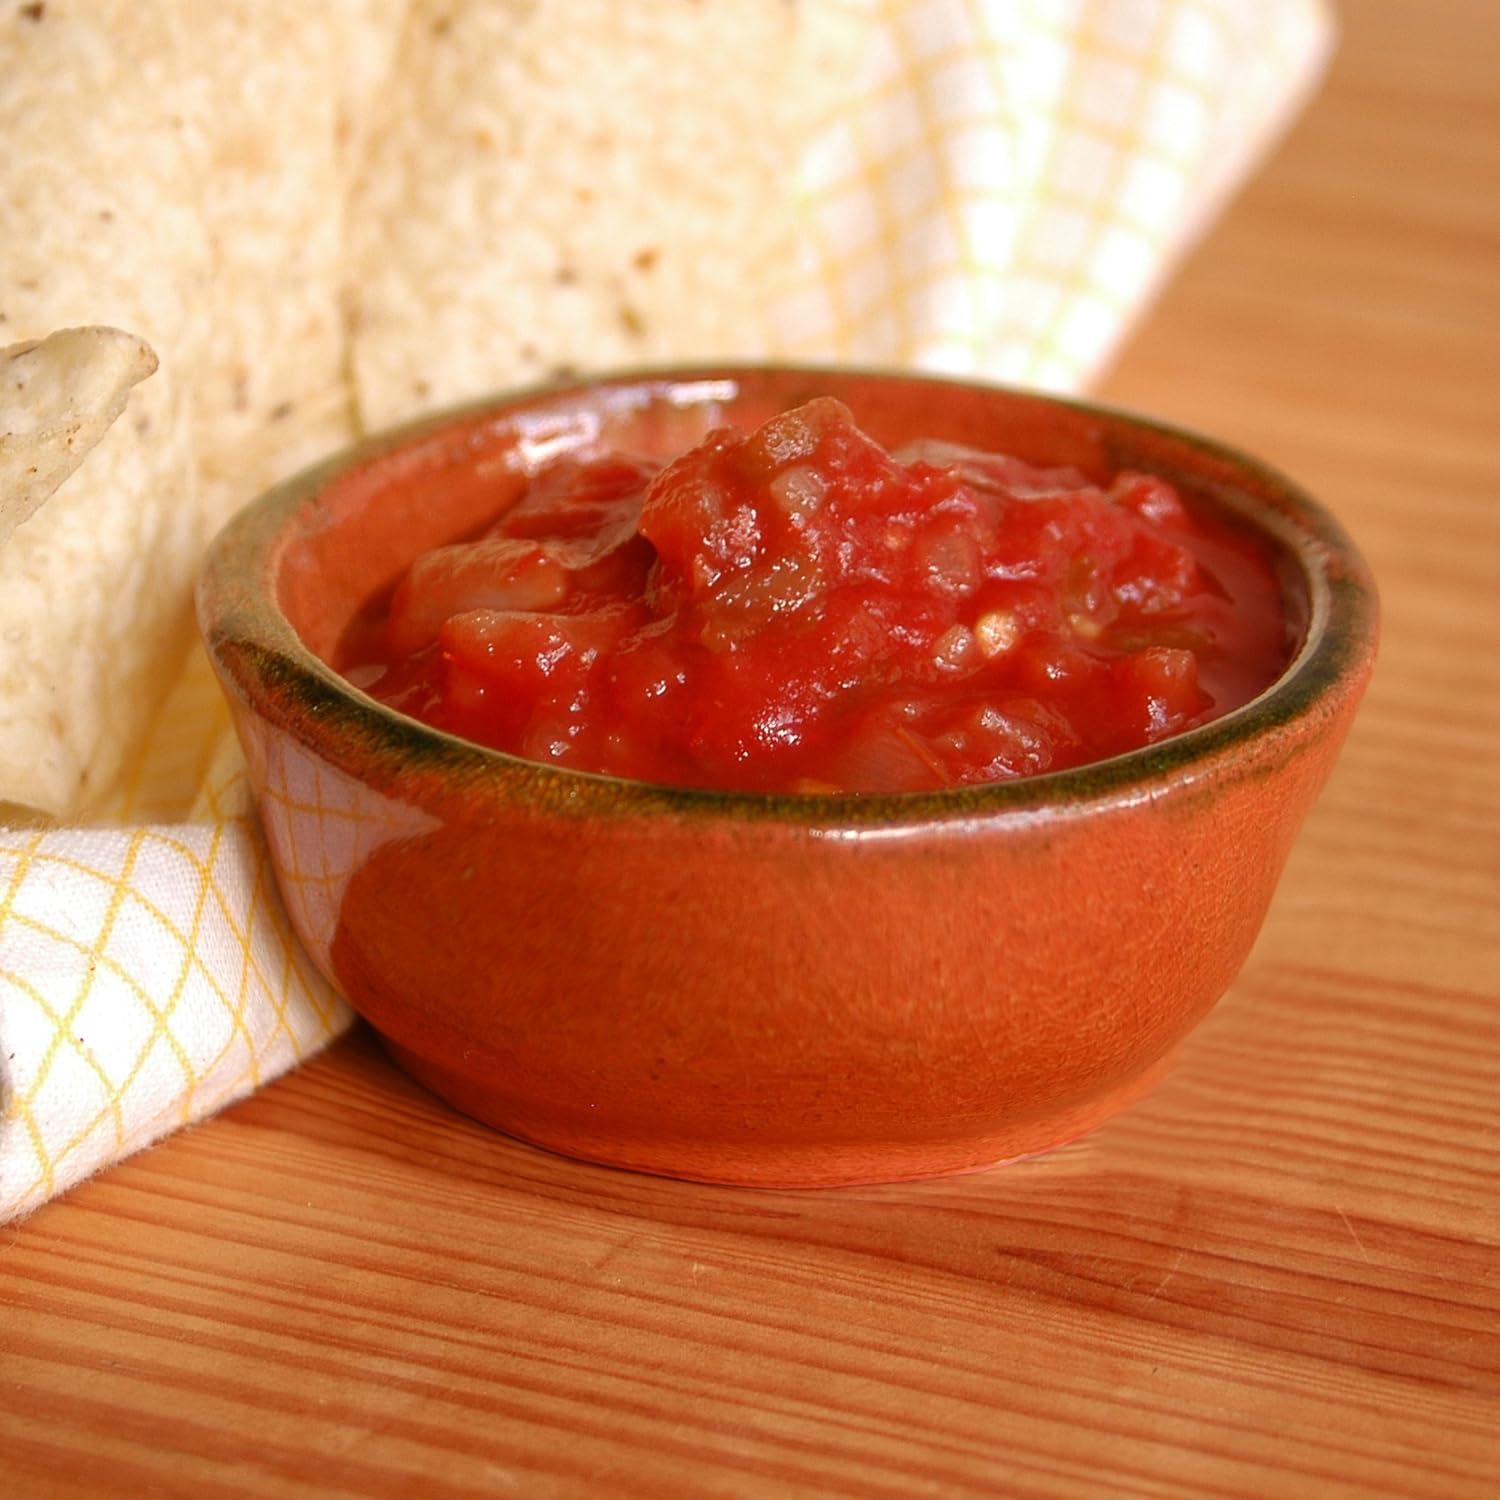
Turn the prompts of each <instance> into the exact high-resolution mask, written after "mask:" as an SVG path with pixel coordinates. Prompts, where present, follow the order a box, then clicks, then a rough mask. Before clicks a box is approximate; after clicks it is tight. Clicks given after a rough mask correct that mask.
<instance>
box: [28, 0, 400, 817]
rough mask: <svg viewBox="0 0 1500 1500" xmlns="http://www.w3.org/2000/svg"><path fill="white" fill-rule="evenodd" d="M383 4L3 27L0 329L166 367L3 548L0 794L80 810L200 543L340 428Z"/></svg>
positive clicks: (114, 12) (175, 622)
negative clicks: (61, 338)
mask: <svg viewBox="0 0 1500 1500" xmlns="http://www.w3.org/2000/svg"><path fill="white" fill-rule="evenodd" d="M403 8H404V4H403V0H329V3H327V4H320V5H309V6H291V5H266V4H264V3H262V0H215V3H214V4H212V5H189V4H187V3H185V0H183V3H177V0H172V3H168V0H154V3H141V0H90V3H89V4H87V5H73V4H68V5H64V4H58V5H50V4H49V5H47V6H45V7H35V14H31V15H28V16H26V17H17V16H13V15H8V16H7V17H5V19H4V20H3V22H0V140H3V141H4V142H5V149H4V151H3V152H0V203H3V204H4V205H5V208H4V220H5V232H4V235H3V236H0V337H3V338H4V339H5V341H7V342H9V341H10V340H12V339H27V338H31V339H38V338H43V337H45V336H46V335H48V334H50V333H52V332H53V331H54V330H55V329H58V328H67V327H71V326H75V325H82V324H112V325H116V326H118V327H122V328H129V329H131V330H133V331H134V332H135V333H137V334H139V335H140V336H141V337H142V338H143V339H145V340H147V341H149V343H150V345H151V347H152V348H153V349H154V350H155V351H156V352H157V354H158V355H159V356H160V359H161V369H160V371H159V372H158V373H157V375H156V376H155V377H154V378H153V379H152V380H151V381H149V382H148V383H147V384H146V385H145V386H143V387H141V389H140V390H139V391H138V392H137V393H136V394H135V396H134V397H133V398H132V399H131V402H130V407H129V410H128V411H127V412H126V414H125V416H124V418H123V419H122V420H120V421H117V422H116V423H115V424H114V426H113V427H111V428H110V429H109V430H108V431H107V432H105V433H104V436H103V437H102V439H100V441H99V443H98V446H97V447H96V448H95V449H94V450H93V451H92V452H91V453H89V454H88V456H87V458H86V459H85V460H84V461H83V462H82V464H81V465H80V466H79V467H78V469H77V471H76V472H75V473H73V474H72V475H71V477H68V478H66V479H65V480H64V481H63V482H62V484H61V485H60V487H59V488H58V489H57V491H56V493H55V494H54V495H53V497H52V498H51V499H50V500H49V501H48V502H47V503H46V504H45V505H44V506H43V507H42V508H41V509H40V510H39V511H37V512H36V513H35V514H34V515H31V517H30V519H29V520H27V521H26V522H25V524H24V525H18V526H16V528H15V529H14V530H13V531H12V532H11V534H10V535H9V537H8V538H7V539H4V540H3V542H0V800H9V801H12V802H21V803H25V804H28V805H30V806H33V807H37V808H41V809H44V810H45V811H48V812H51V813H56V814H60V815H65V816H71V815H74V814H76V813H79V812H83V811H87V810H88V809H89V808H90V807H91V806H93V805H95V804H97V802H98V801H99V799H100V798H101V797H102V796H103V795H105V794H106V793H107V792H108V790H109V786H110V783H111V782H112V781H113V780H114V779H115V777H116V776H117V774H118V772H119V770H120V768H121V766H122V765H123V764H124V763H125V762H126V760H127V758H128V757H129V755H130V752H131V750H132V747H133V746H134V745H135V744H137V743H138V742H139V741H140V739H141V736H142V733H143V730H144V728H145V726H146V725H147V723H148V722H149V721H150V719H151V716H152V715H153V713H154V712H155V710H156V708H157V706H158V705H159V704H160V702H161V701H162V699H163V697H164V695H165V694H166V692H167V690H168V689H169V687H170V685H171V683H172V682H173V680H174V679H175V677H176V676H177V673H178V669H179V667H180V664H181V662H182V660H183V657H184V655H185V653H186V650H187V648H188V644H189V641H190V639H191V632H190V612H189V596H190V590H191V582H192V577H193V574H194V572H195V570H196V568H197V564H198V559H199V557H200V555H201V552H202V547H203V544H204V542H205V541H206V539H207V538H208V536H209V535H211V533H212V532H213V530H215V529H216V527H217V525H218V524H219V522H220V521H221V520H222V519H223V518H224V517H225V516H226V515H227V514H229V513H230V512H231V511H233V510H234V509H236V508H237V507H238V506H239V505H241V504H243V503H244V502H245V501H247V500H249V499H252V498H253V497H254V495H255V494H256V493H257V492H258V491H259V490H260V489H262V488H264V487H265V486H266V485H268V484H270V483H272V482H273V481H274V480H276V479H278V478H280V477H282V476H283V475H284V474H285V473H286V472H288V470H289V469H291V468H293V467H295V466H297V465H299V464H301V463H302V462H304V461H306V460H308V459H310V458H312V457H313V456H315V455H317V454H318V453H320V452H322V451H324V450H326V449H327V448H328V447H330V446H333V445H336V444H337V443H339V442H341V441H342V440H344V439H345V438H347V437H348V436H349V435H350V434H351V431H352V425H351V419H350V410H349V399H348V394H347V382H346V379H345V369H344V336H343V325H342V297H341V289H342V283H343V270H344V264H343V240H344V233H343V210H342V204H343V202H344V199H345V197H346V195H347V188H348V184H349V181H350V180H351V178H352V174H353V171H354V167H355V162H356V159H357V157H358V155H359V154H360V153H361V151H362V150H363V141H364V137H365V130H366V125H365V120H366V116H367V113H368V110H369V108H370V106H371V103H372V101H373V100H374V98H375V96H376V94H377V92H378V90H379V87H380V85H381V80H382V78H383V75H384V71H385V69H386V67H387V66H388V63H389V60H390V57H391V54H392V51H393V49H394V45H395V40H396V36H397V33H398V28H399V20H400V16H401V13H402V10H403ZM15 497H16V498H15V499H14V500H13V501H12V502H11V503H10V505H9V506H8V507H7V508H8V510H11V511H13V512H14V514H16V515H17V516H18V515H19V514H20V510H21V507H22V501H21V499H20V491H19V489H17V490H16V491H15ZM31 503H32V502H31V501H30V500H29V499H28V500H27V501H26V502H25V504H26V505H27V507H28V508H29V507H30V505H31Z"/></svg>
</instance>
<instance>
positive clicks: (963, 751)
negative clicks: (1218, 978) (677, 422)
mask: <svg viewBox="0 0 1500 1500" xmlns="http://www.w3.org/2000/svg"><path fill="white" fill-rule="evenodd" d="M1296 644H1297V641H1296V632H1295V631H1294V629H1293V628H1292V626H1291V625H1290V623H1289V620H1288V618H1287V613H1286V609H1285V606H1284V602H1283V596H1282V592H1281V589H1280V586H1279V584H1278V581H1277V575H1276V571H1275V567H1274V562H1273V558H1272V555H1271V552H1270V549H1269V547H1268V545H1267V544H1266V543H1264V542H1263V541H1262V540H1260V539H1259V538H1258V537H1256V536H1254V535H1252V534H1251V533H1249V532H1248V531H1246V530H1242V529H1240V528H1238V527H1235V526H1233V525H1232V524H1230V523H1228V522H1226V521H1224V520H1220V519H1217V518H1215V517H1213V516H1211V515H1208V514H1206V513H1204V512H1203V511H1201V510H1198V509H1195V508H1192V507H1190V506H1188V505H1186V504H1185V503H1184V502H1183V500H1182V499H1181V497H1179V496H1178V495H1177V494H1176V492H1175V491H1174V490H1173V489H1172V488H1171V487H1170V486H1169V485H1168V484H1166V483H1165V482H1164V481H1162V480H1160V479H1158V478H1153V477H1151V476H1149V475H1144V474H1133V473H1122V474H1119V475H1118V476H1116V477H1115V478H1114V479H1113V481H1112V482H1111V483H1109V484H1108V486H1107V487H1100V486H1099V485H1097V484H1094V483H1091V482H1090V481H1089V480H1088V479H1087V478H1086V477H1085V476H1084V475H1082V474H1081V473H1079V472H1077V471H1075V470H1071V469H1044V468H1036V467H1033V466H1030V465H1028V464H1025V463H1022V462H1021V461H1019V460H1018V459H1015V458H1010V457H1007V456H1005V455H1004V454H997V453H987V452H982V451H979V450H977V449H973V448H962V447H958V446H955V445H953V444H949V443H939V442H916V443H912V444H908V445H906V446H904V447H902V448H900V449H898V450H896V451H895V452H887V451H885V450H884V449H883V448H882V447H880V446H879V445H878V444H877V443H875V442H874V441H872V440H871V439H870V438H869V437H867V436H866V435H865V434H864V433H862V432H861V431H860V430H859V428H858V427H857V426H856V425H855V423H854V420H853V418H852V416H851V415H850V413H849V411H848V409H847V408H846V407H844V406H843V405H841V404H840V403H839V402H837V401H834V400H831V399H828V398H819V399H816V400H813V401H811V402H809V403H807V404H806V405H804V406H801V407H798V408H796V409H794V410H792V411H788V412H785V413H783V414H782V415H780V416H777V417H775V418H773V419H772V420H771V421H769V422H767V423H766V424H765V425H764V426H763V427H761V428H760V429H759V430H757V431H755V432H753V433H745V432H741V431H739V430H736V429H733V428H724V429H720V430H718V431H716V432H713V433H711V434H710V435H709V436H708V437H707V438H706V439H704V441H703V442H701V443H700V444H698V445H697V446H696V447H694V448H692V449H691V450H689V451H688V452H687V453H684V454H682V455H681V456H680V457H678V458H676V459H675V460H673V461H672V462H670V463H667V464H666V465H664V466H663V465H662V464H660V463H658V462H655V461H652V460H647V459H643V458H639V457H636V456H632V455H629V454H621V453H592V454H583V455H575V456H570V457H565V458H562V459H558V460H556V461H554V462H552V463H551V464H550V465H548V466H546V467H544V468H542V469H540V470H539V471H537V472H536V473H534V474H533V475H532V476H531V477H530V479H529V480H528V483H527V485H526V488H525V489H524V491H523V493H522V494H521V496H520V498H519V499H518V500H517V501H516V502H515V503H514V504H512V505H511V506H509V508H507V509H506V510H505V511H504V512H503V513H502V514H500V515H499V516H497V518H496V519H495V520H494V522H493V523H492V524H491V525H490V526H489V528H488V529H487V530H486V531H485V532H484V533H483V534H482V535H480V536H478V537H475V538H473V539H472V540H469V541H466V542H461V543H457V544H454V545H451V546H445V547H440V548H437V549H436V550H434V551H432V552H429V553H426V554H425V555H423V556H421V557H419V558H417V559H415V561H414V562H413V563H412V564H411V566H410V568H409V569H408V571H407V572H406V574H405V575H404V576H403V577H402V578H401V580H400V581H399V583H398V584H397V586H396V588H395V590H394V592H392V593H388V594H387V595H385V596H383V597H382V598H380V599H377V600H375V601H372V603H371V605H370V606H369V608H367V609H366V611H365V612H364V613H363V614H362V615H361V616H360V617H359V619H358V620H357V621H356V622H355V624H354V626H353V627H352V629H351V630H350V632H349V634H348V636H347V638H346V640H345V642H344V646H343V649H342V652H341V655H340V660H339V665H340V667H341V669H342V670H343V671H344V672H345V673H346V675H347V676H348V677H349V678H350V680H351V681H353V682H354V683H355V684H356V685H357V686H359V687H361V688H363V689H364V690H365V691H367V692H369V693H371V694H372V695H373V696H374V697H376V698H378V699H381V700H382V701H384V702H386V703H388V704H390V705H391V706H392V707H394V708H397V709H399V710H400V711H402V712H404V713H407V714H410V715H412V716H413V717H415V718H418V719H423V720H425V721H427V722H428V723H430V724H433V725H435V726H436V727H438V728H441V729H445V730H448V731H449V732H451V733H454V734H457V735H460V736H463V737H464V738H466V739H470V740H474V741H477V742H479V743H481V744H485V745H491V746H494V747H495V748H497V749H501V750H505V751H509V752H510V753H512V754H515V755H519V756H523V757H525V758H527V759H531V760H537V761H544V762H549V763H552V764H556V765H560V766H567V767H570V768H572V769H575V770H581V771H601V772H605V773H608V774H610V775H615V776H623V777H628V778H631V779H634V780H640V781H650V782H658V783H664V784H668V785H676V786H699V787H714V788H721V789H726V790H745V791H764V792H806V793H830V792H881V793H890V792H904V791H925V790H933V789H937V788H942V787H945V786H956V785H967V784H974V783H980V782H987V781H996V780H1003V779H1008V778H1012V777H1017V776H1027V775H1035V774H1039V773H1041V772H1045V771H1054V770H1062V769H1065V768H1067V767H1070V766H1077V765H1081V764H1084V763H1087V762H1089V761H1094V760H1100V759H1104V758H1106V757H1108V756H1112V755H1116V754H1119V753H1121V752H1122V751H1126V750H1131V749H1136V748H1139V747H1141V746H1143V745H1148V744H1151V743H1154V742H1155V741H1157V740H1160V739H1163V738H1166V737H1167V736H1169V735H1173V734H1177V733H1180V732H1182V731H1183V730H1186V729H1190V728H1193V727H1195V726H1197V725H1199V724H1202V723H1204V722H1206V721H1207V720H1209V719H1212V718H1215V717H1217V716H1218V715H1220V714H1224V713H1227V712H1228V711H1230V710H1231V709H1234V708H1236V707H1238V706H1240V705H1241V704H1243V703H1246V702H1248V701H1249V700H1250V699H1251V698H1253V697H1255V696H1256V695H1257V694H1258V693H1260V692H1261V691H1262V690H1263V689H1264V688H1265V687H1267V686H1268V685H1269V684H1270V683H1271V682H1272V681H1274V680H1275V678H1276V677H1277V676H1279V675H1280V673H1281V672H1282V670H1283V669H1284V668H1285V666H1286V665H1287V663H1288V661H1289V660H1290V657H1291V655H1292V652H1293V650H1294V649H1295V646H1296Z"/></svg>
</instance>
